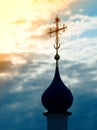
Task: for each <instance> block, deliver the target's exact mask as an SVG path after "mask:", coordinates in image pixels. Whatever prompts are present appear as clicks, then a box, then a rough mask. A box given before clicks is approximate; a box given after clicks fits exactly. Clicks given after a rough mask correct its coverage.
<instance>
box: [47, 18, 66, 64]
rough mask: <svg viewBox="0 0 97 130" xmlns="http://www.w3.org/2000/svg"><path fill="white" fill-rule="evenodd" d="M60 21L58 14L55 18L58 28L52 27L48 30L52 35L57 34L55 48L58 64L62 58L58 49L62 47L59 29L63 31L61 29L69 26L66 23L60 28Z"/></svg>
mask: <svg viewBox="0 0 97 130" xmlns="http://www.w3.org/2000/svg"><path fill="white" fill-rule="evenodd" d="M59 22H60V19H59V17H58V16H56V18H55V23H56V28H55V29H54V30H53V29H52V28H50V31H49V32H48V34H49V36H50V37H51V35H52V34H53V33H55V34H56V45H54V48H55V49H56V55H55V60H56V61H57V64H58V60H59V58H60V56H59V55H58V49H59V48H60V44H59V37H58V34H59V31H61V30H63V31H65V29H66V28H67V26H65V24H63V27H61V28H59V25H58V23H59Z"/></svg>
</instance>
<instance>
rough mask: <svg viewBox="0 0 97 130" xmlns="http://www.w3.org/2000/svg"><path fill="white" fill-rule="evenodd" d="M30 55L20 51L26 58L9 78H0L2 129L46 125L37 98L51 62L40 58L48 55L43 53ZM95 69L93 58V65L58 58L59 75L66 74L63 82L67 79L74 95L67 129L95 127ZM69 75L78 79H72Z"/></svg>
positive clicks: (51, 72)
mask: <svg viewBox="0 0 97 130" xmlns="http://www.w3.org/2000/svg"><path fill="white" fill-rule="evenodd" d="M33 56H34V55H33V54H31V53H29V54H21V57H22V58H24V59H25V60H27V62H26V63H25V64H22V65H21V66H18V68H17V71H18V74H17V75H16V76H13V77H12V78H11V79H5V81H2V80H1V81H0V84H1V83H2V85H3V87H2V90H1V91H0V122H1V123H0V128H1V129H2V130H3V129H4V130H11V129H14V130H21V129H29V130H32V129H37V130H41V129H46V119H45V117H44V116H43V111H45V110H44V108H43V106H42V104H41V100H40V99H41V94H42V93H43V91H44V90H45V89H46V88H47V87H48V86H49V84H50V83H51V81H52V79H53V75H54V70H55V66H54V64H50V63H47V62H42V61H44V59H48V57H47V56H46V55H45V57H44V59H42V60H36V61H34V62H33V60H31V58H32V57H33ZM39 57H43V55H41V56H40V55H37V58H39ZM34 58H35V57H34ZM32 59H33V58H32ZM45 61H46V60H45ZM94 66H95V67H94ZM96 70H97V68H96V62H95V65H93V66H92V65H88V64H86V63H73V62H71V61H61V62H60V75H61V77H62V79H65V77H67V78H66V79H65V80H63V82H68V80H67V79H70V80H71V90H72V92H73V95H74V103H73V105H72V107H71V109H70V111H72V113H73V114H72V116H71V117H70V118H69V129H70V130H71V129H79V130H81V129H83V130H86V129H88V130H91V129H93V130H96V121H97V118H96V117H95V115H96V114H97V110H96V101H97V94H96V90H97V89H96V84H97V81H96V80H95V78H96V75H95V73H96ZM94 72H95V73H94ZM73 78H75V79H77V81H78V82H76V83H73ZM94 117H95V119H94ZM36 122H38V126H37V125H36ZM5 124H6V125H5Z"/></svg>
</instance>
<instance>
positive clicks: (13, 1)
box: [0, 0, 75, 53]
mask: <svg viewBox="0 0 97 130" xmlns="http://www.w3.org/2000/svg"><path fill="white" fill-rule="evenodd" d="M73 1H75V0H62V1H61V2H60V0H52V1H51V0H44V1H41V0H7V1H6V0H3V1H0V53H2V52H4V53H10V52H18V51H20V50H18V48H17V47H16V46H17V45H18V46H21V44H22V43H25V42H27V41H25V38H26V36H27V35H28V34H27V31H28V30H27V27H29V25H31V24H32V23H34V24H33V28H34V30H31V31H32V32H33V31H34V32H35V30H36V31H37V28H39V26H41V25H42V24H43V22H44V21H45V22H49V21H50V20H51V19H52V17H53V15H54V14H55V15H56V14H57V13H58V11H59V10H60V11H61V10H62V9H64V8H67V7H68V5H69V4H71V3H72V2H73ZM23 25H24V26H23ZM43 25H44V24H43ZM31 27H32V25H31ZM40 33H41V32H40ZM37 35H38V34H37ZM31 40H32V39H31ZM22 51H23V50H22Z"/></svg>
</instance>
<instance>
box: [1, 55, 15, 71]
mask: <svg viewBox="0 0 97 130" xmlns="http://www.w3.org/2000/svg"><path fill="white" fill-rule="evenodd" d="M12 66H13V64H12V62H11V60H10V55H7V54H0V73H2V72H6V71H10V70H11V68H12Z"/></svg>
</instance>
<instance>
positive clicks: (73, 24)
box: [65, 14, 97, 38]
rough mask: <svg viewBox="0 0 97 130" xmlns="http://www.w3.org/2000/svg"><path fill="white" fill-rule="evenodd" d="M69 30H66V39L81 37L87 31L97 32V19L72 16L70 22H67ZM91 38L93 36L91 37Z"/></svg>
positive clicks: (78, 15)
mask: <svg viewBox="0 0 97 130" xmlns="http://www.w3.org/2000/svg"><path fill="white" fill-rule="evenodd" d="M66 25H68V28H67V30H66V33H65V35H66V37H67V38H70V37H74V36H76V37H80V35H82V34H83V33H85V32H86V31H88V32H89V31H92V30H97V17H96V16H87V15H81V14H76V15H73V16H70V18H69V20H68V21H67V22H66ZM90 37H91V35H90Z"/></svg>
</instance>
